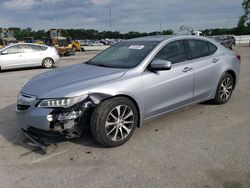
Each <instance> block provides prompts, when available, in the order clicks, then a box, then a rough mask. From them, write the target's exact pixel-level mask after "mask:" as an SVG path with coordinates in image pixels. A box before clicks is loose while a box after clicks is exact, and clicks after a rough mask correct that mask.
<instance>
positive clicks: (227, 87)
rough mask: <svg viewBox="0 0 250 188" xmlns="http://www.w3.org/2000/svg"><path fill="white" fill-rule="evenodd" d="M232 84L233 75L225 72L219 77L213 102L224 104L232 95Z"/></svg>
mask: <svg viewBox="0 0 250 188" xmlns="http://www.w3.org/2000/svg"><path fill="white" fill-rule="evenodd" d="M234 84H235V82H234V79H233V76H232V75H231V74H229V73H225V74H224V75H223V76H222V77H221V79H220V82H219V85H218V87H217V91H216V95H215V98H214V99H213V100H212V102H213V103H214V104H225V103H226V102H227V101H228V100H229V99H230V98H231V96H232V93H233V89H234Z"/></svg>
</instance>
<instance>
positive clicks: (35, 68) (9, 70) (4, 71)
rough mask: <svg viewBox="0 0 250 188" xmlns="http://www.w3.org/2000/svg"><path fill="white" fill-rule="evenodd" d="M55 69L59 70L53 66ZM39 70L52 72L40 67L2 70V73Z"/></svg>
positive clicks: (0, 71)
mask: <svg viewBox="0 0 250 188" xmlns="http://www.w3.org/2000/svg"><path fill="white" fill-rule="evenodd" d="M55 68H57V67H56V66H53V67H52V68H51V69H55ZM39 69H42V70H50V69H46V68H43V67H42V66H38V67H25V68H15V69H6V70H0V73H9V72H19V71H25V70H39Z"/></svg>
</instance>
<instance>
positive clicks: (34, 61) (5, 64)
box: [0, 43, 60, 70]
mask: <svg viewBox="0 0 250 188" xmlns="http://www.w3.org/2000/svg"><path fill="white" fill-rule="evenodd" d="M59 60H60V57H59V55H58V53H57V51H56V49H55V48H54V47H49V46H45V45H38V44H29V43H18V44H12V45H9V46H7V47H5V48H2V49H1V50H0V70H4V69H15V68H23V67H35V66H43V67H44V68H51V67H53V65H54V64H55V63H57V62H58V61H59Z"/></svg>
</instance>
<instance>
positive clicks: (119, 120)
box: [105, 105, 134, 141]
mask: <svg viewBox="0 0 250 188" xmlns="http://www.w3.org/2000/svg"><path fill="white" fill-rule="evenodd" d="M133 126H134V113H133V111H132V110H131V108H130V107H129V106H127V105H119V106H117V107H115V108H113V109H112V110H111V112H110V113H109V114H108V116H107V119H106V122H105V131H106V134H107V136H108V137H109V138H110V139H111V140H113V141H121V140H123V139H125V138H126V137H127V136H128V135H129V133H130V132H131V130H132V129H133Z"/></svg>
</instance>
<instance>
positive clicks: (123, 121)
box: [90, 97, 139, 147]
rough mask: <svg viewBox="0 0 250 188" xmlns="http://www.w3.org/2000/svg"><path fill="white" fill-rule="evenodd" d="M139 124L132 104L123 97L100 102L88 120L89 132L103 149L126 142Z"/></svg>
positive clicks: (135, 109) (136, 112)
mask: <svg viewBox="0 0 250 188" xmlns="http://www.w3.org/2000/svg"><path fill="white" fill-rule="evenodd" d="M138 122H139V117H138V111H137V108H136V107H135V105H134V103H133V102H132V101H130V100H129V99H127V98H125V97H116V98H111V99H107V100H105V101H103V102H101V103H100V104H99V105H98V106H97V107H96V108H95V110H94V112H93V113H92V115H91V120H90V130H91V133H92V135H93V137H94V138H95V140H96V141H97V142H98V143H100V144H101V145H103V146H104V147H116V146H120V145H122V144H124V143H125V142H127V141H128V140H129V139H130V138H131V136H132V134H133V132H134V130H135V128H136V127H137V125H138Z"/></svg>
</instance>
